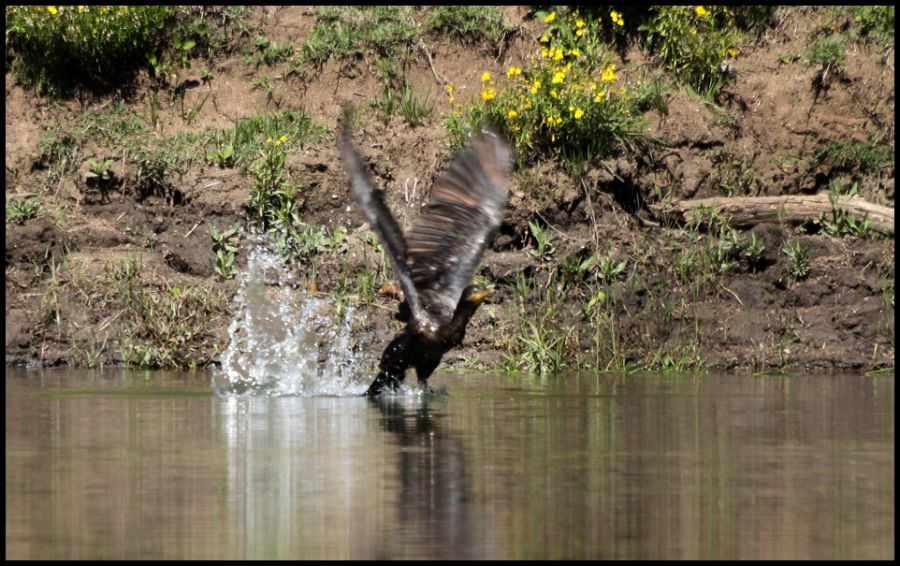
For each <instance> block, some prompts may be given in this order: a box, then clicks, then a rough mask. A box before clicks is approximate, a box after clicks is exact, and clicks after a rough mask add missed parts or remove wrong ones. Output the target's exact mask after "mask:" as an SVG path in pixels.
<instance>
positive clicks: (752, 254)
mask: <svg viewBox="0 0 900 566" xmlns="http://www.w3.org/2000/svg"><path fill="white" fill-rule="evenodd" d="M764 251H766V245H765V244H764V243H762V241H761V240H757V239H756V234H755V233H754V232H751V233H750V243H748V244H747V245H746V247H745V248H744V257H745V258H747V264H748V265H749V266H750V269H753V270H757V269H759V266H760V265H761V264H762V260H763V252H764Z"/></svg>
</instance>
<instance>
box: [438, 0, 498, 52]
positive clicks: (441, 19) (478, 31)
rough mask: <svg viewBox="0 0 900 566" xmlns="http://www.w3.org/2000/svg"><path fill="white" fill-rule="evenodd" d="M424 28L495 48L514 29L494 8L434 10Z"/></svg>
mask: <svg viewBox="0 0 900 566" xmlns="http://www.w3.org/2000/svg"><path fill="white" fill-rule="evenodd" d="M425 27H426V28H427V29H430V30H433V31H439V32H445V33H448V34H450V35H453V36H456V37H458V38H459V39H461V40H463V41H464V42H467V43H470V44H478V43H482V42H488V43H489V44H490V45H492V46H494V47H496V46H498V45H499V44H500V42H501V41H502V40H503V39H504V38H505V37H506V36H507V35H508V34H510V33H512V32H513V31H514V29H515V28H513V27H512V26H511V25H510V24H509V23H508V22H507V21H506V18H505V17H504V16H503V13H502V12H501V11H500V8H498V7H497V6H437V7H435V8H434V9H433V11H432V12H431V14H429V16H428V18H427V19H426V20H425Z"/></svg>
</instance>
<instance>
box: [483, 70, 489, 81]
mask: <svg viewBox="0 0 900 566" xmlns="http://www.w3.org/2000/svg"><path fill="white" fill-rule="evenodd" d="M489 80H491V74H490V73H488V72H487V71H485V73H484V74H482V75H481V82H485V81H489Z"/></svg>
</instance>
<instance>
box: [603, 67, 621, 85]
mask: <svg viewBox="0 0 900 566" xmlns="http://www.w3.org/2000/svg"><path fill="white" fill-rule="evenodd" d="M600 78H601V79H603V80H604V81H605V82H608V83H614V82H616V81H617V80H619V77H617V76H616V66H615V64H611V65H609V66H608V67H606V68H605V69H603V74H602V75H601V76H600Z"/></svg>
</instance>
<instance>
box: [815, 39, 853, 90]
mask: <svg viewBox="0 0 900 566" xmlns="http://www.w3.org/2000/svg"><path fill="white" fill-rule="evenodd" d="M846 56H847V53H846V48H845V47H844V40H843V39H841V38H839V37H829V38H824V39H820V40H817V41H816V42H815V43H814V44H813V45H812V46H811V47H810V48H809V50H808V51H807V53H806V57H807V59H808V60H809V64H810V65H814V66H818V68H819V70H818V73H817V74H816V77H815V80H814V85H815V87H816V88H817V89H821V88H826V87H827V86H828V84H829V82H830V81H831V79H832V77H842V76H843V73H844V60H845V59H846Z"/></svg>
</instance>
